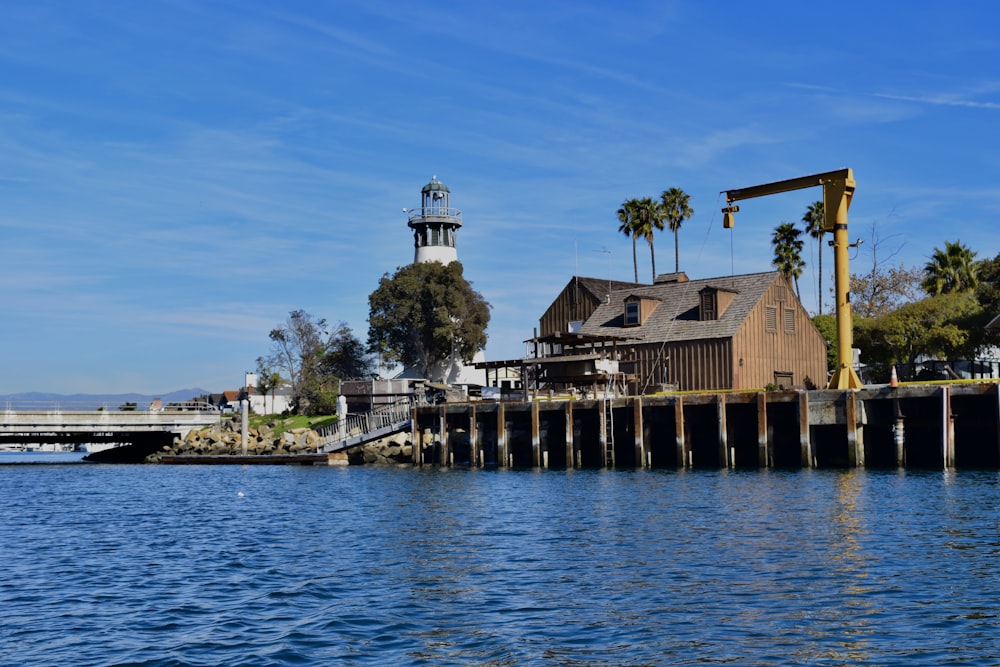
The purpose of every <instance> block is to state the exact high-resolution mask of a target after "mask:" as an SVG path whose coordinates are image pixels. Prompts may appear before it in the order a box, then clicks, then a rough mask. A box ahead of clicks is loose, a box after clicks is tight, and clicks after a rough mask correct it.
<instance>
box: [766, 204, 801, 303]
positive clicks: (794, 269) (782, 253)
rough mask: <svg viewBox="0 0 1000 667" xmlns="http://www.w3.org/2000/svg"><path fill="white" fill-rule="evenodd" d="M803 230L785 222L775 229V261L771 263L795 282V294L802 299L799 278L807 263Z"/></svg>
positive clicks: (772, 242) (773, 242) (772, 240)
mask: <svg viewBox="0 0 1000 667" xmlns="http://www.w3.org/2000/svg"><path fill="white" fill-rule="evenodd" d="M800 236H802V230H801V229H799V228H797V227H796V226H795V225H794V224H792V223H790V222H783V223H781V224H780V225H778V226H777V227H775V228H774V235H773V236H772V237H771V245H772V246H773V247H774V260H773V261H772V262H771V263H772V264H774V266H775V267H776V268H777V269H778V271H780V272H781V274H782V275H783V276H785V277H786V278H791V279H792V280H794V281H795V294H796V296H798V297H799V299H801V298H802V294H801V293H800V292H799V276H801V275H802V267H803V266H805V265H806V263H805V262H804V261H803V260H802V245H803V244H802V239H801V238H799V237H800Z"/></svg>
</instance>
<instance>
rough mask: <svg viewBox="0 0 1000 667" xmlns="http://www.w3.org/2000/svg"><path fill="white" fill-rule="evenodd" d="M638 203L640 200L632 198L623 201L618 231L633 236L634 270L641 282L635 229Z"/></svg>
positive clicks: (619, 212)
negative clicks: (636, 255) (636, 254)
mask: <svg viewBox="0 0 1000 667" xmlns="http://www.w3.org/2000/svg"><path fill="white" fill-rule="evenodd" d="M638 204H639V200H638V199H635V198H632V199H629V200H627V201H624V202H622V205H621V208H619V209H618V222H620V223H621V225H620V226H619V227H618V231H619V232H621V233H622V234H624V235H625V236H629V237H631V238H632V270H633V271H634V272H635V282H639V262H638V261H637V260H636V257H635V241H636V239H637V238H639V235H638V234H637V233H636V231H635V217H636V209H637V207H638Z"/></svg>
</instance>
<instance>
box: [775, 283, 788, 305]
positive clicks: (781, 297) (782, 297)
mask: <svg viewBox="0 0 1000 667" xmlns="http://www.w3.org/2000/svg"><path fill="white" fill-rule="evenodd" d="M785 292H786V290H785V286H784V285H775V286H774V300H775V301H787V300H788V295H787V294H785Z"/></svg>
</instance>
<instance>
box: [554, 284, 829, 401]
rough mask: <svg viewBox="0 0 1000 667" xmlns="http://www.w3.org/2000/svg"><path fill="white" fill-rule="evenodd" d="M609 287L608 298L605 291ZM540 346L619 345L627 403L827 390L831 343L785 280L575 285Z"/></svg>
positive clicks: (559, 300)
mask: <svg viewBox="0 0 1000 667" xmlns="http://www.w3.org/2000/svg"><path fill="white" fill-rule="evenodd" d="M602 286H603V290H602ZM540 329H541V336H543V337H544V336H547V335H552V334H555V333H558V332H575V333H579V334H582V335H585V336H596V337H613V338H614V339H615V340H616V341H618V342H617V345H616V351H615V354H616V356H617V357H618V359H617V361H618V362H619V368H620V370H621V371H622V372H623V373H625V374H626V375H628V376H629V377H630V378H631V379H632V382H631V386H630V387H629V393H631V394H647V393H653V392H656V391H660V390H680V391H692V390H693V391H704V390H724V389H753V388H761V387H765V386H767V385H769V384H776V385H779V386H782V387H793V386H797V387H807V388H814V387H822V386H825V384H826V379H827V365H826V342H825V341H824V340H823V337H822V335H821V334H820V333H819V331H818V330H817V329H816V327H815V326H814V325H813V323H812V320H811V319H810V317H809V314H808V313H807V312H806V310H805V309H804V308H803V307H802V305H801V304H800V303H799V301H798V299H797V298H796V296H795V292H794V290H793V289H792V286H791V284H790V283H789V282H788V280H787V279H786V278H784V277H783V276H782V275H781V274H780V273H779V272H777V271H770V272H766V273H753V274H747V275H738V276H726V277H721V278H706V279H700V280H688V278H687V276H686V275H684V274H683V273H680V274H666V275H663V276H659V277H658V278H657V281H656V282H655V283H654V284H653V285H637V284H634V283H611V285H610V289H609V283H608V281H601V280H598V279H594V278H574V279H573V280H571V281H570V282H569V284H568V285H567V286H566V287H565V288H564V289H563V291H562V292H561V293H560V294H559V296H558V297H556V299H555V301H554V302H553V303H552V305H551V306H550V307H549V308H548V310H546V312H545V315H543V317H542V319H541V321H540Z"/></svg>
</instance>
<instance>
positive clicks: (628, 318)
mask: <svg viewBox="0 0 1000 667" xmlns="http://www.w3.org/2000/svg"><path fill="white" fill-rule="evenodd" d="M625 326H627V327H637V326H639V302H638V301H629V302H627V303H626V304H625Z"/></svg>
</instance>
